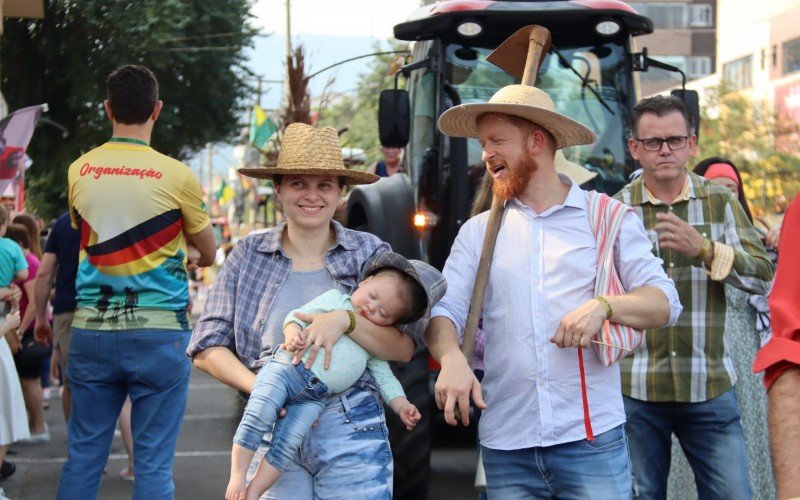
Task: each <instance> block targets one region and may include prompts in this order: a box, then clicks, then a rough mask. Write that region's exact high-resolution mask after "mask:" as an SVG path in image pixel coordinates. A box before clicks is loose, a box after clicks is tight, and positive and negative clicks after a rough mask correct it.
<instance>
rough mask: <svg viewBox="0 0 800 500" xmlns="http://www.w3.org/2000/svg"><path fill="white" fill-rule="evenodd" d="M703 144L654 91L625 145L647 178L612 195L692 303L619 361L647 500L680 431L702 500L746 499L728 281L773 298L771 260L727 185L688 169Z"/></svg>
mask: <svg viewBox="0 0 800 500" xmlns="http://www.w3.org/2000/svg"><path fill="white" fill-rule="evenodd" d="M696 145H697V136H696V135H695V133H694V123H693V120H692V116H691V114H690V113H689V110H688V109H686V106H685V105H684V104H683V101H681V100H680V99H678V98H676V97H672V96H654V97H649V98H646V99H642V100H641V101H640V102H639V103H638V104H637V105H636V106H635V107H634V108H633V114H632V115H631V137H630V138H629V140H628V148H629V149H630V151H631V155H633V157H634V158H635V159H636V160H638V161H639V163H640V164H641V165H642V169H643V174H642V176H641V177H639V178H638V179H636V180H634V181H633V182H631V183H630V184H628V185H627V186H625V187H624V188H622V190H621V191H620V192H619V193H617V194H616V195H615V197H616V198H617V199H619V200H621V201H623V202H625V203H627V204H629V205H631V206H633V207H635V208H636V213H637V215H638V216H639V217H641V218H642V220H643V221H644V224H645V227H646V228H647V229H648V230H652V231H653V233H654V234H656V235H657V239H658V251H659V253H660V256H661V258H662V259H663V266H664V268H665V269H666V270H667V272H668V273H669V275H670V277H672V278H673V279H674V280H675V284H676V286H677V288H678V293H679V294H680V299H681V303H682V304H683V305H684V308H685V310H684V313H683V314H682V315H681V316H680V318H679V319H678V323H677V324H676V325H674V326H672V327H670V328H668V329H663V330H654V331H652V332H648V335H647V337H646V339H645V344H644V345H643V346H642V348H641V349H639V350H637V351H636V352H635V353H634V354H633V356H631V358H630V359H627V360H624V361H623V362H622V363H620V365H621V369H622V375H623V378H622V392H623V395H624V403H625V413H626V414H627V415H628V419H629V422H630V424H631V425H629V426H628V428H627V432H628V437H629V438H630V448H631V461H632V464H633V473H634V481H635V483H636V486H637V489H638V491H639V492H640V493H641V494H642V496H644V497H645V498H665V497H666V490H667V477H668V475H669V468H670V467H669V464H670V447H671V442H672V439H671V436H672V434H673V433H674V434H675V435H676V436H677V437H678V440H679V441H680V444H681V447H682V448H683V450H684V451H685V454H686V456H687V458H688V459H689V463H690V464H691V466H692V469H693V471H694V475H695V483H696V484H697V490H698V494H699V496H700V498H749V497H750V486H749V481H748V471H747V469H748V467H747V456H746V453H745V442H744V433H743V429H742V424H741V419H740V412H739V406H738V402H737V399H736V392H735V390H734V388H733V386H734V384H735V383H736V373H735V371H734V370H733V361H732V360H731V357H730V352H729V350H728V346H727V345H726V342H725V340H724V334H725V316H726V314H727V312H726V310H727V304H726V294H725V288H726V287H725V285H730V286H733V287H736V288H739V289H741V290H745V291H747V292H749V293H755V294H765V293H767V291H768V290H769V287H770V281H771V280H772V274H773V272H772V271H773V267H772V262H771V261H770V259H769V257H768V256H767V253H766V251H765V250H764V246H763V245H762V244H761V240H760V239H759V237H758V234H757V233H756V231H755V229H754V228H753V225H752V224H751V223H750V220H749V219H748V218H747V216H746V215H745V213H744V210H743V208H742V206H741V205H740V204H739V202H738V201H737V200H736V198H734V197H733V196H732V195H731V192H730V190H728V189H727V188H723V187H721V186H719V185H716V184H714V183H712V182H710V181H707V180H705V179H703V178H702V177H700V176H698V175H696V174H694V173H693V172H690V171H688V170H687V169H686V164H687V163H688V161H689V159H690V158H691V157H692V155H693V154H694V152H695V148H696ZM731 175H733V174H731ZM734 177H735V175H734ZM753 333H754V334H755V332H753ZM753 341H754V342H755V340H753Z"/></svg>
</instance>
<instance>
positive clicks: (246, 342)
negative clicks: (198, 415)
mask: <svg viewBox="0 0 800 500" xmlns="http://www.w3.org/2000/svg"><path fill="white" fill-rule="evenodd" d="M239 172H240V173H241V174H243V175H247V176H250V177H256V178H260V179H265V178H271V179H272V180H273V182H274V184H275V190H276V193H277V197H278V200H279V201H280V202H281V204H282V205H283V210H284V214H285V221H283V222H281V223H280V224H278V225H277V226H276V227H275V228H273V229H271V230H269V231H266V232H264V233H260V234H253V235H250V236H248V237H246V238H244V239H243V240H241V241H240V242H239V243H238V244H237V245H236V246H235V247H234V249H233V251H232V252H231V253H230V255H229V256H228V258H227V259H226V261H225V264H224V266H223V268H222V270H221V271H220V274H219V276H218V278H217V281H216V283H215V285H214V287H213V288H212V290H211V293H210V295H209V298H208V302H207V303H206V307H205V311H204V312H203V315H202V316H201V318H200V320H199V321H198V324H197V326H196V328H195V330H194V334H193V336H192V341H191V343H190V345H189V349H188V354H189V356H191V357H192V358H193V360H194V363H195V365H196V366H198V367H199V368H201V369H203V370H205V371H207V372H208V373H210V374H211V375H212V376H214V377H216V378H217V379H218V380H220V381H222V382H223V383H226V384H228V385H230V386H232V387H235V388H237V389H239V390H240V391H241V392H242V393H249V392H250V390H251V388H252V386H253V382H254V379H255V375H254V372H255V371H257V370H258V369H259V368H260V367H261V366H262V365H263V364H264V360H265V359H266V357H267V356H269V355H271V354H272V352H273V349H274V348H275V347H276V346H278V345H279V344H281V343H282V342H283V340H284V339H283V325H282V324H281V323H282V321H283V319H284V318H285V317H286V315H287V313H289V312H290V311H291V310H293V309H296V308H298V307H299V306H301V305H303V304H305V303H306V302H308V301H310V300H311V299H313V298H314V297H316V296H317V295H320V294H321V293H323V292H325V291H327V290H329V289H331V288H336V289H339V290H341V291H343V292H345V293H349V292H350V291H351V290H352V289H353V288H355V287H356V285H357V283H358V281H359V277H360V276H359V275H360V272H361V270H362V267H363V266H364V265H365V263H367V262H369V261H370V260H371V259H372V258H374V257H376V256H378V255H380V254H382V253H385V252H388V251H389V250H390V248H389V245H387V244H386V243H384V242H382V241H380V240H379V239H378V238H377V237H375V236H374V235H371V234H367V233H362V232H358V231H353V230H350V229H347V228H344V227H343V226H342V225H341V224H339V223H338V222H336V221H334V220H332V217H333V214H334V211H335V209H336V205H337V202H338V201H339V196H340V194H341V191H342V186H343V185H344V184H345V183H349V184H366V183H371V182H375V181H376V180H378V176H376V175H374V174H370V173H366V172H359V171H353V170H347V169H345V167H344V165H343V163H342V156H341V147H340V145H339V138H338V135H337V134H336V131H335V130H334V129H332V128H330V127H326V128H322V129H317V128H314V127H311V126H309V125H306V124H300V123H294V124H291V125H289V127H287V128H286V131H285V133H284V136H283V140H282V147H281V151H280V155H279V157H278V162H277V165H276V166H275V167H274V168H245V169H241V170H239ZM299 319H300V320H302V321H306V322H309V323H310V325H309V326H308V327H307V328H306V330H305V331H306V334H307V340H308V341H309V343H310V344H311V355H310V357H309V359H308V360H307V363H306V366H310V365H311V363H312V362H313V361H314V358H315V357H316V355H317V352H318V351H319V349H320V348H324V352H325V369H327V368H328V367H329V362H330V352H331V348H332V346H333V345H334V343H335V342H336V340H337V339H338V338H340V337H341V336H342V334H343V333H345V332H347V333H348V334H349V336H350V337H351V338H352V339H353V340H355V341H356V342H358V343H359V344H360V345H361V346H362V347H364V348H365V349H366V350H367V351H368V352H369V353H370V354H372V355H374V356H376V357H378V358H380V359H385V360H398V361H407V360H408V359H410V357H411V355H412V354H413V350H414V342H413V341H412V338H411V337H416V338H419V337H421V334H422V329H423V328H424V324H423V323H424V321H423V320H420V321H417V322H416V323H413V324H411V325H408V326H407V327H404V328H403V331H404V332H405V333H406V334H403V333H401V332H400V331H399V330H397V329H396V328H394V327H385V326H377V325H374V324H372V323H370V322H369V321H367V320H366V319H365V318H358V319H356V316H353V315H349V314H348V313H347V312H345V311H342V310H338V311H333V312H329V313H320V314H314V315H303V317H299ZM351 321H352V322H353V323H352V325H351ZM409 336H411V337H409ZM321 354H322V353H320V355H321ZM365 373H366V372H365ZM378 401H379V396H378V395H377V392H376V388H375V384H374V381H373V380H372V378H371V376H370V375H369V374H368V373H367V374H365V375H362V377H361V379H359V381H358V382H356V384H355V386H354V387H353V388H351V389H349V390H347V391H345V392H344V393H342V394H339V395H336V396H333V397H331V398H330V399H329V400H328V401H327V404H326V409H325V411H323V413H322V416H321V417H320V419H319V420H318V424H317V426H316V427H315V428H314V429H313V430H312V431H311V433H310V434H309V437H308V439H306V441H305V443H304V446H303V448H302V450H301V452H300V455H299V456H298V457H297V460H299V461H296V462H295V463H293V464H291V465H290V467H289V468H288V469H287V470H286V471H285V472H284V474H283V476H282V477H281V479H280V480H279V481H278V482H277V483H276V484H275V485H274V486H273V487H272V488H271V489H270V493H271V495H274V497H276V498H312V497H313V498H333V497H339V496H342V495H345V494H346V495H347V496H348V497H352V498H386V499H388V498H391V487H392V455H391V450H390V449H389V443H388V441H387V435H388V434H387V429H386V426H385V422H384V415H383V409H382V407H381V405H380V403H379V402H378ZM278 425H281V424H280V422H279V423H278ZM264 451H266V443H262V446H261V447H260V449H259V452H257V453H256V455H255V459H254V461H253V464H257V463H258V460H260V458H261V456H262V455H263V453H264Z"/></svg>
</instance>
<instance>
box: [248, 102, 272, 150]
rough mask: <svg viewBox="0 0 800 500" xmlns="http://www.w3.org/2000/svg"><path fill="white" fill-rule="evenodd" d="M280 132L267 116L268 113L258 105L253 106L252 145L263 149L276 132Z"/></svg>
mask: <svg viewBox="0 0 800 500" xmlns="http://www.w3.org/2000/svg"><path fill="white" fill-rule="evenodd" d="M277 131H278V126H277V125H275V122H273V121H272V119H271V118H270V117H269V116H268V115H267V111H266V110H265V109H264V108H262V107H261V106H259V105H258V104H256V105H255V106H253V120H252V123H251V124H250V144H252V145H253V146H255V147H257V148H258V149H263V148H264V145H265V144H267V141H269V140H270V139H271V138H272V136H273V135H275V132H277Z"/></svg>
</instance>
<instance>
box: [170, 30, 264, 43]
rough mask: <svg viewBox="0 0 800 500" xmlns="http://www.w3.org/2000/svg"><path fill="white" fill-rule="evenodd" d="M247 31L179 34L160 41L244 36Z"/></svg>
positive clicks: (259, 34) (255, 34)
mask: <svg viewBox="0 0 800 500" xmlns="http://www.w3.org/2000/svg"><path fill="white" fill-rule="evenodd" d="M244 35H246V33H242V32H240V31H232V32H230V33H212V34H210V35H188V36H178V37H172V38H161V39H159V41H161V42H182V41H186V40H207V39H213V38H225V37H230V36H244ZM251 36H259V37H269V36H272V34H266V33H253V34H252V35H251Z"/></svg>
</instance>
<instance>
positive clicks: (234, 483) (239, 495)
mask: <svg viewBox="0 0 800 500" xmlns="http://www.w3.org/2000/svg"><path fill="white" fill-rule="evenodd" d="M246 492H247V484H246V474H231V480H230V481H229V482H228V489H226V490H225V500H245V493H246Z"/></svg>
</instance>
